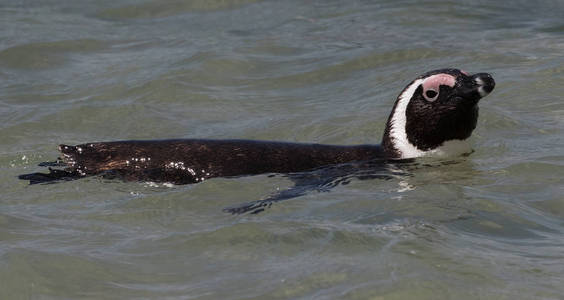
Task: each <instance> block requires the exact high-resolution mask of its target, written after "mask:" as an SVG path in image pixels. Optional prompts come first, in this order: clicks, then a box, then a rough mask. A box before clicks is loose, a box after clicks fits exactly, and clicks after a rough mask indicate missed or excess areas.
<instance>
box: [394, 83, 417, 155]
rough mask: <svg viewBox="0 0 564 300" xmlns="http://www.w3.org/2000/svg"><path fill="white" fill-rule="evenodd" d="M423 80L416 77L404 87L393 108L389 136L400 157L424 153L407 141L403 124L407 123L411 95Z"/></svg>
mask: <svg viewBox="0 0 564 300" xmlns="http://www.w3.org/2000/svg"><path fill="white" fill-rule="evenodd" d="M423 81H424V80H423V79H417V80H415V81H414V82H413V83H412V84H411V85H410V86H408V87H407V88H405V90H404V91H403V92H402V93H401V94H400V95H399V97H398V102H397V104H396V109H395V110H394V115H393V116H392V120H391V129H390V138H391V139H392V142H393V145H394V147H395V148H396V150H398V151H399V152H400V157H401V158H412V157H419V156H423V155H424V154H425V152H424V151H421V150H419V149H417V147H415V146H414V145H413V144H411V143H410V142H409V140H408V139H407V133H406V132H405V126H406V123H407V116H406V110H407V105H408V104H409V101H410V100H411V97H413V94H414V93H415V90H417V88H418V87H419V85H421V84H422V83H423Z"/></svg>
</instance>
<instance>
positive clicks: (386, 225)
mask: <svg viewBox="0 0 564 300" xmlns="http://www.w3.org/2000/svg"><path fill="white" fill-rule="evenodd" d="M563 8H564V7H562V3H560V2H558V1H552V2H543V3H531V2H530V1H497V2H495V3H493V2H491V1H480V0H475V1H470V2H465V3H458V2H456V3H455V2H448V1H447V2H444V1H443V2H433V3H431V2H430V3H426V4H425V5H421V3H419V2H413V3H412V2H397V1H373V2H370V3H368V2H362V1H347V2H343V1H325V2H309V1H167V2H159V1H130V0H123V1H121V0H120V1H106V0H103V1H80V2H68V1H50V2H41V1H40V2H37V3H35V2H34V3H31V2H29V1H27V2H26V1H23V2H9V3H5V4H3V5H0V25H1V26H2V28H3V30H2V31H0V118H1V121H2V122H0V141H2V142H1V143H0V168H1V170H2V172H0V178H1V179H2V180H1V182H2V184H1V185H2V186H1V188H2V193H1V196H0V264H1V265H2V268H0V298H2V299H5V298H6V299H12V298H26V297H27V298H82V297H90V298H96V299H99V298H120V299H123V298H141V297H143V298H188V297H193V298H204V299H233V298H260V299H264V298H268V299H270V298H285V299H287V298H290V299H293V298H301V297H303V298H346V299H366V298H385V299H387V298H390V299H409V298H423V299H442V298H445V299H451V298H460V299H476V298H486V299H491V298H493V299H498V298H511V299H558V298H561V295H562V294H563V293H564V290H563V288H562V284H561V283H562V282H563V280H564V278H563V276H562V274H564V267H563V264H562V263H561V260H562V258H563V255H562V247H563V246H564V243H563V240H562V236H563V234H564V227H563V225H562V221H561V219H562V216H564V198H563V196H562V195H564V191H563V186H564V182H563V178H564V176H563V175H564V172H563V171H562V170H564V168H562V167H563V163H562V162H563V161H564V153H563V152H562V150H561V149H564V147H563V146H564V144H563V139H562V138H561V137H562V136H563V132H562V131H563V129H564V128H563V124H564V123H563V120H564V118H563V117H562V114H563V112H564V104H563V102H562V99H561V98H562V96H561V95H564V89H563V87H562V84H561V82H562V79H563V75H564V72H563V71H564V69H563V68H562V65H563V58H562V47H563V45H564V27H563V26H562V18H561V12H562V11H563ZM443 67H459V68H462V69H465V70H467V71H469V72H491V73H492V74H493V76H494V77H495V78H496V82H497V86H496V90H495V91H494V92H493V93H492V94H491V95H490V96H488V97H487V98H486V99H484V101H482V102H481V103H480V118H479V120H478V126H477V129H476V130H475V132H474V135H473V138H472V141H473V144H474V149H475V152H474V153H473V154H472V155H470V156H468V157H459V158H453V159H451V160H449V161H427V160H418V161H416V162H414V163H413V164H406V165H400V166H396V165H393V166H387V167H386V168H384V169H382V168H373V166H370V165H368V166H366V165H364V166H363V165H358V164H357V165H355V164H352V165H346V166H340V168H328V169H324V170H318V171H316V172H309V173H304V174H293V175H291V176H283V175H275V176H267V175H264V176H251V177H242V178H217V179H212V180H206V181H205V182H203V183H201V184H195V185H186V186H170V185H155V184H151V183H124V182H121V181H119V180H109V179H107V178H87V179H84V180H80V181H73V182H65V183H61V184H50V185H40V186H28V185H26V184H25V182H22V181H18V180H17V179H16V176H17V175H18V174H22V173H31V172H35V171H38V169H39V168H37V167H36V164H37V163H39V162H41V161H46V160H50V159H53V158H54V157H57V155H58V153H57V151H56V146H57V145H58V144H61V143H65V144H80V143H86V142H95V141H108V140H120V139H165V138H183V137H186V138H248V139H266V140H282V141H298V142H318V143H332V144H357V143H378V142H379V140H380V137H381V134H382V131H383V128H384V123H385V120H386V118H387V116H388V114H389V112H390V110H391V105H392V104H393V101H394V98H395V97H396V96H397V94H398V92H399V91H400V90H401V89H403V88H404V87H405V85H407V84H408V83H409V81H410V80H411V79H412V78H414V77H415V76H417V75H419V74H421V73H423V72H425V71H428V70H431V69H437V68H443ZM380 166H381V165H380ZM273 195H274V196H275V195H286V196H288V195H289V196H292V197H287V198H284V199H286V201H283V202H277V203H275V204H273V205H272V206H271V207H269V208H268V209H267V210H265V211H264V212H262V213H260V214H257V215H248V214H246V215H242V216H233V215H231V214H228V213H225V212H223V211H222V209H223V208H225V207H234V206H237V205H241V203H253V201H257V200H259V201H260V200H264V199H268V197H269V196H270V197H272V196H273Z"/></svg>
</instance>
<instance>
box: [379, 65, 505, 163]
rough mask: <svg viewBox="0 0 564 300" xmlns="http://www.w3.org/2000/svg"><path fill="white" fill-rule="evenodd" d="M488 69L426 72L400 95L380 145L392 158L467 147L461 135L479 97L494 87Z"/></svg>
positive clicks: (472, 120) (472, 124)
mask: <svg viewBox="0 0 564 300" xmlns="http://www.w3.org/2000/svg"><path fill="white" fill-rule="evenodd" d="M494 86H495V81H494V80H493V78H492V76H491V75H490V74H487V73H477V74H474V75H470V74H468V73H466V72H464V71H461V70H458V69H441V70H435V71H431V72H427V73H425V74H423V75H421V76H419V77H417V78H416V79H415V80H414V81H412V82H411V83H410V84H409V85H407V87H406V88H405V89H404V90H403V91H402V92H401V93H400V95H399V96H398V98H397V100H396V103H395V105H394V108H393V110H392V113H391V114H390V117H389V119H388V123H387V124H386V130H385V132H384V138H383V140H382V147H383V148H384V150H385V151H386V152H388V153H389V155H391V156H393V157H396V158H414V157H420V156H427V155H433V154H437V155H455V154H462V153H465V152H470V151H471V149H470V148H469V146H468V144H467V143H465V141H466V140H467V139H468V137H470V135H471V134H472V131H473V130H474V128H476V122H477V120H478V102H479V100H480V99H481V98H483V97H485V96H486V95H488V94H489V93H490V92H491V91H492V90H493V88H494Z"/></svg>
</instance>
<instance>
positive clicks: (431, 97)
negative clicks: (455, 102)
mask: <svg viewBox="0 0 564 300" xmlns="http://www.w3.org/2000/svg"><path fill="white" fill-rule="evenodd" d="M438 96H439V93H438V92H437V91H435V90H427V91H426V92H425V93H424V94H423V97H424V98H425V100H427V101H429V102H433V101H435V100H437V98H438Z"/></svg>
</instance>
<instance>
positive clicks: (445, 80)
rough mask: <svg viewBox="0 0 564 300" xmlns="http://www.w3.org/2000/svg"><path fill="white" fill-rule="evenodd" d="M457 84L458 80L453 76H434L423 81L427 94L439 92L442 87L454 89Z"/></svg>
mask: <svg viewBox="0 0 564 300" xmlns="http://www.w3.org/2000/svg"><path fill="white" fill-rule="evenodd" d="M455 83H456V78H455V77H454V76H452V75H449V74H437V75H433V76H430V77H428V78H427V79H425V80H424V81H423V92H426V91H427V90H433V91H436V92H438V91H439V87H440V86H441V85H447V86H450V87H454V84H455Z"/></svg>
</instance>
